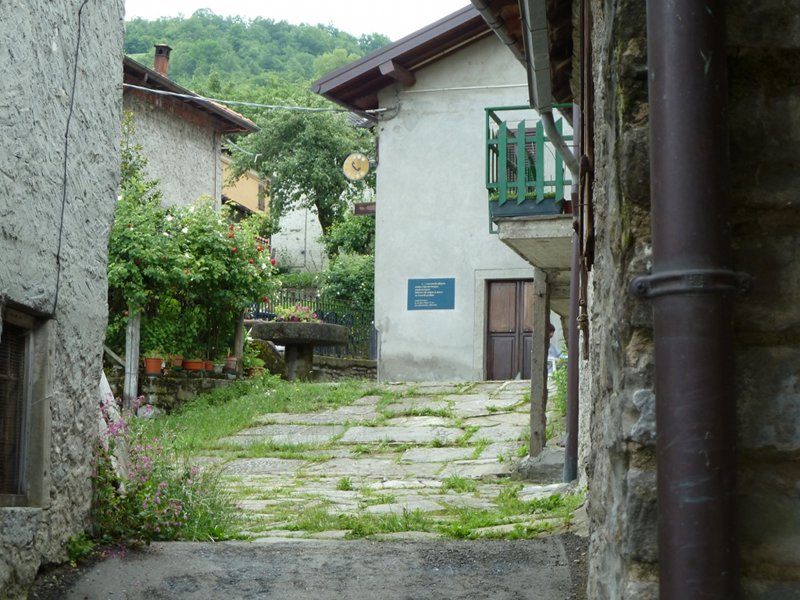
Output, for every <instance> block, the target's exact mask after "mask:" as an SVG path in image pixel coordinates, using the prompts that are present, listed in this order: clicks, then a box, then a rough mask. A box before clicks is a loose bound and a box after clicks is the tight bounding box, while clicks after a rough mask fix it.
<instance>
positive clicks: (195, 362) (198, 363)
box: [183, 359, 205, 371]
mask: <svg viewBox="0 0 800 600" xmlns="http://www.w3.org/2000/svg"><path fill="white" fill-rule="evenodd" d="M204 366H205V361H203V360H199V359H185V360H184V361H183V368H184V369H186V370H187V371H202V370H203V367H204Z"/></svg>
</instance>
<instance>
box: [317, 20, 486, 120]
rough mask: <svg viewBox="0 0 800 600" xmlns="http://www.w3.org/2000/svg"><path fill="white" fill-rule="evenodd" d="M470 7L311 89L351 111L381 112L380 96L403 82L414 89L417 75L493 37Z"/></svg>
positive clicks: (340, 70) (320, 80)
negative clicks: (472, 43) (416, 71)
mask: <svg viewBox="0 0 800 600" xmlns="http://www.w3.org/2000/svg"><path fill="white" fill-rule="evenodd" d="M490 31H491V30H490V28H489V26H488V25H487V24H486V21H484V19H483V18H482V17H481V15H480V13H479V12H478V11H477V10H476V9H475V7H474V6H472V5H469V6H466V7H464V8H462V9H461V10H458V11H456V12H454V13H452V14H450V15H448V16H446V17H444V18H443V19H440V20H438V21H436V22H435V23H432V24H431V25H428V26H427V27H425V28H423V29H420V30H419V31H416V32H414V33H412V34H411V35H408V36H406V37H404V38H402V39H400V40H398V41H396V42H394V43H392V44H389V45H388V46H384V47H383V48H380V49H379V50H376V51H375V52H372V53H370V54H368V55H367V56H365V57H364V58H362V59H360V60H357V61H355V62H352V63H350V64H348V65H345V66H344V67H341V68H339V69H337V70H335V71H332V72H330V73H328V74H327V75H325V76H323V77H321V78H320V79H318V80H317V81H315V82H314V83H313V84H312V86H311V89H312V90H313V91H314V92H315V93H317V94H320V95H322V96H324V97H325V98H328V99H329V100H332V101H333V102H336V103H337V104H340V105H342V106H344V107H346V108H349V109H350V110H353V111H356V112H359V111H365V110H372V109H376V108H378V92H379V91H380V90H382V89H383V88H385V87H388V86H390V85H392V84H394V83H397V82H400V83H402V84H403V85H406V86H411V85H414V82H415V76H414V71H415V70H417V69H420V68H421V67H423V66H425V65H428V64H430V63H432V62H434V61H436V60H439V59H440V58H442V57H444V56H446V55H448V54H449V53H451V52H454V51H456V50H458V49H459V48H461V47H462V46H464V45H466V44H469V43H471V42H474V41H476V40H478V39H480V38H483V37H485V36H487V35H488V34H489V33H490Z"/></svg>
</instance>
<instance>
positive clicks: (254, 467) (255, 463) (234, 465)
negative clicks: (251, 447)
mask: <svg viewBox="0 0 800 600" xmlns="http://www.w3.org/2000/svg"><path fill="white" fill-rule="evenodd" d="M305 464H306V463H305V461H302V460H296V459H285V458H243V459H238V460H233V461H231V462H229V463H228V464H226V465H225V467H224V468H223V472H224V473H225V474H226V475H257V474H268V475H273V474H274V475H287V474H289V475H293V474H294V473H295V472H296V471H297V470H298V469H300V468H301V467H303V466H304V465H305Z"/></svg>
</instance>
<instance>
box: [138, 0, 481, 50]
mask: <svg viewBox="0 0 800 600" xmlns="http://www.w3.org/2000/svg"><path fill="white" fill-rule="evenodd" d="M469 3H470V1H469V0H361V1H356V2H353V1H349V2H348V1H347V0H125V19H126V20H129V19H133V18H135V17H142V18H145V19H150V20H152V19H157V18H159V17H174V16H178V15H180V14H182V15H184V16H186V17H189V16H191V15H192V13H194V12H195V11H196V10H199V9H201V8H208V9H210V10H211V11H213V12H214V13H216V14H218V15H221V16H241V17H244V18H246V19H254V18H256V17H263V18H266V19H274V20H275V21H288V22H289V23H293V24H300V23H308V24H311V25H316V24H317V23H322V24H323V25H333V26H334V27H336V28H337V29H339V30H340V31H345V32H347V33H349V34H352V35H354V36H356V37H358V36H359V35H361V34H362V33H382V34H384V35H386V36H389V39H391V40H392V41H396V40H398V39H400V38H401V37H404V36H406V35H408V34H409V33H413V32H415V31H416V30H418V29H421V28H422V27H425V26H426V25H429V24H431V23H433V22H434V21H437V20H438V19H441V18H442V17H444V16H447V15H449V14H450V13H452V12H454V11H456V10H458V9H460V8H463V7H465V6H467V5H468V4H469Z"/></svg>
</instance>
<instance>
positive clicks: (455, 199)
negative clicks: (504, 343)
mask: <svg viewBox="0 0 800 600" xmlns="http://www.w3.org/2000/svg"><path fill="white" fill-rule="evenodd" d="M414 75H415V77H416V84H415V85H414V86H413V87H405V86H404V85H402V84H399V83H398V84H395V85H393V86H390V87H388V88H385V89H384V90H383V91H382V92H381V94H380V105H381V107H385V108H389V109H393V108H394V107H397V108H398V110H397V112H396V114H395V113H394V111H393V110H389V111H387V115H389V116H387V117H385V118H384V119H383V120H382V121H381V122H380V123H379V125H378V132H379V144H380V146H379V147H380V164H379V166H378V171H377V213H376V219H377V221H376V251H375V274H376V275H375V325H376V328H377V330H378V335H379V367H378V376H379V378H380V379H381V380H384V381H393V380H405V381H424V380H481V379H483V378H484V377H485V365H484V361H485V357H484V355H485V346H486V340H485V338H486V335H485V330H486V292H487V282H489V281H492V280H502V279H531V278H532V277H533V269H532V267H531V266H530V265H529V264H528V263H527V262H525V261H524V260H523V259H522V258H520V257H518V256H517V255H516V254H515V253H514V252H513V251H512V250H510V249H509V248H508V247H507V246H505V245H504V244H503V243H501V242H500V241H499V240H498V239H497V236H496V235H492V234H490V233H489V217H488V206H487V192H486V189H485V140H484V123H485V113H484V108H485V107H488V106H502V105H517V104H526V103H527V101H528V98H527V88H526V75H525V70H524V68H523V67H522V65H521V64H520V63H518V62H517V61H516V60H515V59H514V58H513V56H512V55H511V53H510V52H508V50H507V49H506V48H505V47H503V45H502V43H501V42H500V41H499V40H498V39H497V38H496V36H488V37H486V38H484V39H482V40H479V41H477V42H475V43H472V44H470V45H468V46H466V47H464V48H462V49H461V50H459V51H457V52H455V53H453V54H450V55H449V56H447V57H445V58H443V59H441V60H439V61H437V62H435V63H433V64H431V65H429V66H427V67H424V68H422V69H418V70H416V71H415V72H414ZM456 88H459V89H456ZM426 278H448V279H453V280H454V282H453V288H454V294H455V298H454V307H453V308H452V309H445V310H408V305H407V298H408V285H409V280H410V279H426Z"/></svg>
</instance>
